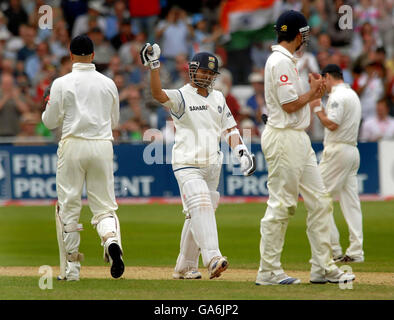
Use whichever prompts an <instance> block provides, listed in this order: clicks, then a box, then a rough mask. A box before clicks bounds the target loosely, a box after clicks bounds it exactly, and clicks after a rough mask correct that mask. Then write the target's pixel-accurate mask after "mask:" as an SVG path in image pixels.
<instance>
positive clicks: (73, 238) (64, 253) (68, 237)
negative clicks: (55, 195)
mask: <svg viewBox="0 0 394 320" xmlns="http://www.w3.org/2000/svg"><path fill="white" fill-rule="evenodd" d="M55 208H56V209H55V220H56V235H57V241H58V245H59V259H60V275H59V278H60V279H71V278H75V279H77V278H79V270H80V267H81V265H80V261H83V259H84V255H83V254H82V253H80V252H78V250H79V244H80V239H81V238H80V234H79V232H80V231H82V230H83V227H82V224H79V223H70V224H67V225H65V224H64V223H63V221H62V219H61V218H60V212H59V211H60V207H59V205H58V203H56V205H55Z"/></svg>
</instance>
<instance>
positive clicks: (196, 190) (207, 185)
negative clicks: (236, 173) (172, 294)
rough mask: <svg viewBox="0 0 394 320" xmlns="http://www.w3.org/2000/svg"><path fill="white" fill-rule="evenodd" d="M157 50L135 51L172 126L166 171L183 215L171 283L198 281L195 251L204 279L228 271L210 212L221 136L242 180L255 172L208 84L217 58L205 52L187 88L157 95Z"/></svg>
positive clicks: (216, 198) (226, 112) (214, 205)
mask: <svg viewBox="0 0 394 320" xmlns="http://www.w3.org/2000/svg"><path fill="white" fill-rule="evenodd" d="M159 57H160V47H159V46H158V45H157V44H154V45H153V46H151V45H150V44H149V43H147V44H146V45H145V46H144V47H143V48H142V50H141V59H142V63H143V64H144V65H145V66H150V68H151V80H150V81H151V82H150V86H151V91H152V96H153V98H155V99H156V100H157V101H159V102H160V103H162V104H163V105H164V106H165V107H167V108H168V109H169V111H170V113H171V117H172V119H173V121H174V125H175V144H174V147H173V151H172V166H173V170H174V174H175V177H176V179H177V182H178V185H179V189H180V194H181V197H182V203H183V209H184V210H183V211H184V213H185V215H186V219H185V223H184V226H183V230H182V235H181V241H180V253H179V256H178V259H177V262H176V266H175V270H174V274H173V278H174V279H200V278H201V273H200V272H199V271H198V260H199V256H200V252H201V255H202V261H203V264H204V266H205V267H207V268H208V274H209V278H210V279H213V278H216V277H219V276H220V275H221V273H222V272H223V271H225V270H226V269H227V267H228V261H227V257H224V256H223V255H222V254H221V252H220V250H219V241H218V233H217V227H216V218H215V210H216V208H217V207H218V204H219V198H220V194H219V192H217V187H218V183H219V177H220V171H221V165H222V157H223V154H222V152H221V151H220V140H221V136H222V134H223V135H224V136H225V138H226V141H227V142H228V143H229V145H230V146H231V147H232V149H233V152H234V154H235V156H236V157H237V158H238V159H239V161H240V163H241V170H242V172H243V174H244V175H245V176H248V175H251V174H252V173H253V172H254V171H255V169H256V165H255V159H254V155H253V154H250V153H249V151H248V149H247V147H246V146H245V145H244V143H243V141H242V138H241V136H240V134H239V131H238V129H237V128H236V122H235V120H234V118H233V116H232V114H231V111H230V109H229V108H228V106H227V104H226V100H225V98H224V96H223V94H222V93H221V92H220V91H217V90H213V89H212V85H213V82H214V80H215V78H216V75H217V74H218V73H219V72H218V59H217V58H216V57H215V56H214V55H213V54H211V53H207V52H200V53H197V54H196V55H195V56H194V57H193V58H192V60H191V62H190V63H189V76H190V83H189V84H186V85H185V86H183V87H182V88H180V89H179V90H163V89H162V88H161V83H160V75H159V67H160V62H159Z"/></svg>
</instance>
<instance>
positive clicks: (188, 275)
mask: <svg viewBox="0 0 394 320" xmlns="http://www.w3.org/2000/svg"><path fill="white" fill-rule="evenodd" d="M201 277H202V276H201V272H199V271H198V270H197V269H194V268H193V269H190V270H186V271H184V272H174V273H173V274H172V278H173V279H187V280H192V279H201Z"/></svg>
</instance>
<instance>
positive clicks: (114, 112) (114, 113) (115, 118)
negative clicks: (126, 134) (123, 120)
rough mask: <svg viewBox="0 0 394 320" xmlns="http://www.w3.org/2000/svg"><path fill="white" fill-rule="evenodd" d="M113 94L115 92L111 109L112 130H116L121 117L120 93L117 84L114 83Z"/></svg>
mask: <svg viewBox="0 0 394 320" xmlns="http://www.w3.org/2000/svg"><path fill="white" fill-rule="evenodd" d="M112 92H113V98H114V100H113V104H112V108H111V129H115V128H116V127H117V125H118V124H119V117H120V111H119V93H118V89H117V88H116V85H115V83H112Z"/></svg>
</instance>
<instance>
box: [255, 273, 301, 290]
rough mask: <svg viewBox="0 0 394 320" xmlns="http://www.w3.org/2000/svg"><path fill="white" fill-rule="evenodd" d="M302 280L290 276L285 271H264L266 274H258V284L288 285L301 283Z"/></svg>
mask: <svg viewBox="0 0 394 320" xmlns="http://www.w3.org/2000/svg"><path fill="white" fill-rule="evenodd" d="M299 283H301V280H300V279H298V278H293V277H290V276H288V275H287V274H286V273H285V272H284V271H282V272H280V273H278V272H264V274H262V275H260V274H258V275H257V278H256V285H258V286H260V285H263V286H267V285H277V284H282V285H288V284H299Z"/></svg>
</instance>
